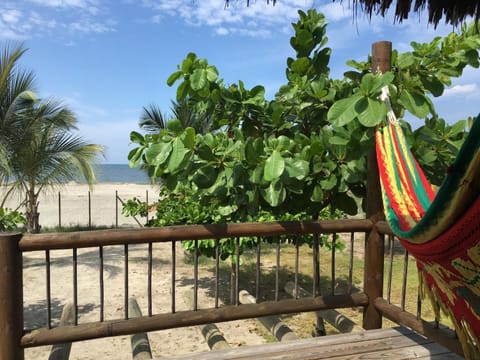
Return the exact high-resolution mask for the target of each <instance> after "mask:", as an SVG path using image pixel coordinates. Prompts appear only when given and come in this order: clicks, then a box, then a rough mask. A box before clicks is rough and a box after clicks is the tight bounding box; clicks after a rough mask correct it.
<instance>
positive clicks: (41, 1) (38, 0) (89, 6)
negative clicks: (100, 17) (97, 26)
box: [29, 0, 99, 15]
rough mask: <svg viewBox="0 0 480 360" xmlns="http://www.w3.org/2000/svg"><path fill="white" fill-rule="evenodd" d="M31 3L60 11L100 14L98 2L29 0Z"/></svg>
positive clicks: (84, 0)
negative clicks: (73, 10) (79, 10)
mask: <svg viewBox="0 0 480 360" xmlns="http://www.w3.org/2000/svg"><path fill="white" fill-rule="evenodd" d="M29 1H30V2H31V3H34V4H37V5H40V6H43V7H53V8H60V9H67V8H77V9H82V10H85V11H86V12H88V13H90V14H92V15H95V14H97V13H98V11H99V8H98V1H97V0H29Z"/></svg>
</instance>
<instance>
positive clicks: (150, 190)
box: [0, 182, 158, 228]
mask: <svg viewBox="0 0 480 360" xmlns="http://www.w3.org/2000/svg"><path fill="white" fill-rule="evenodd" d="M4 193H5V188H0V199H1V198H2V197H3V194H4ZM117 194H118V197H119V199H121V201H124V202H125V201H127V200H128V199H132V198H134V197H136V198H138V199H140V200H141V201H146V200H147V196H148V202H149V204H151V203H153V202H155V201H157V200H158V187H157V186H155V185H148V184H129V183H99V184H96V185H95V186H94V187H93V189H92V191H89V188H88V185H86V184H79V183H74V182H72V183H68V184H65V185H64V186H62V187H59V188H56V189H54V190H48V191H47V192H45V193H42V194H41V195H40V197H39V206H38V209H39V212H40V218H39V219H40V224H41V225H42V226H44V227H50V228H51V227H55V226H58V225H59V223H60V224H61V225H62V226H76V225H81V226H88V225H89V223H91V225H92V226H115V225H117V223H118V226H119V227H125V226H133V227H139V225H138V223H137V222H136V221H135V219H134V218H132V217H125V216H123V215H122V203H121V201H120V200H116V195H117ZM89 198H90V205H89ZM18 203H19V198H18V197H11V198H9V200H8V201H7V203H6V207H7V208H10V209H15V208H17V206H18ZM20 210H23V209H20ZM59 210H60V211H59ZM138 220H139V221H140V222H141V223H142V224H144V223H145V221H146V219H141V218H139V219H138Z"/></svg>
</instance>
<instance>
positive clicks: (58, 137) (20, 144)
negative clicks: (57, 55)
mask: <svg viewBox="0 0 480 360" xmlns="http://www.w3.org/2000/svg"><path fill="white" fill-rule="evenodd" d="M23 53H24V51H23V50H22V48H17V49H16V50H14V51H13V52H11V53H10V52H9V51H6V52H5V53H4V57H2V64H0V70H1V71H2V73H1V77H0V79H2V80H1V81H2V83H1V86H2V87H1V88H0V93H1V94H4V95H3V97H2V98H1V99H0V100H1V101H2V105H3V106H4V107H2V109H1V116H2V118H1V119H0V120H1V121H2V123H1V126H2V131H1V134H2V135H1V138H0V139H1V141H0V142H1V144H2V153H1V158H2V159H3V161H2V164H4V166H2V168H1V169H0V184H1V185H4V186H7V187H8V191H7V192H6V195H5V197H4V198H3V200H2V205H1V206H2V207H3V204H4V203H5V201H6V200H7V198H8V197H9V196H11V195H12V194H14V193H18V194H20V195H21V196H23V201H22V202H21V203H20V206H25V209H26V211H25V213H26V219H27V223H26V228H27V231H29V232H38V231H40V224H39V213H38V196H39V194H40V193H41V192H42V191H44V190H45V189H47V188H49V187H52V186H58V185H59V184H61V183H63V182H65V181H69V180H76V179H78V175H81V176H83V177H84V178H85V180H86V181H87V183H88V184H89V185H92V184H93V183H94V182H95V173H94V168H93V163H94V161H95V159H96V158H97V156H98V155H100V154H101V153H102V152H103V148H102V147H101V146H100V145H95V144H88V143H86V142H85V141H84V140H83V139H82V138H81V137H79V136H77V135H75V134H74V132H73V131H74V130H76V123H77V120H76V117H75V115H74V114H73V112H72V111H71V110H70V109H69V108H68V107H66V106H64V105H62V104H61V103H59V102H58V101H55V100H49V99H47V100H39V99H37V98H36V97H35V96H34V94H33V93H32V91H31V90H32V86H33V75H32V73H30V72H25V71H19V70H18V69H16V68H15V63H16V61H18V59H19V58H20V56H21V55H22V54H23ZM3 80H5V81H3ZM20 85H21V86H20Z"/></svg>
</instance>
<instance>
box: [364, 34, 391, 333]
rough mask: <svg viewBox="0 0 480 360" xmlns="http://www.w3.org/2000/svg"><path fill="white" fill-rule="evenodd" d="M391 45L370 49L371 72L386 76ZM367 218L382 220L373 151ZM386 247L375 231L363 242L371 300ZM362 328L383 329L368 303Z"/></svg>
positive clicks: (379, 284) (378, 288) (378, 291)
mask: <svg viewBox="0 0 480 360" xmlns="http://www.w3.org/2000/svg"><path fill="white" fill-rule="evenodd" d="M391 56H392V43H391V42H388V41H380V42H376V43H374V44H373V45H372V69H371V71H372V72H377V71H380V72H385V71H389V70H390V68H391ZM367 218H368V219H369V220H370V221H372V223H373V224H375V223H376V222H378V221H381V220H384V219H385V216H384V214H383V201H382V189H381V187H380V177H379V173H378V165H377V157H376V153H375V148H373V149H372V150H371V151H370V153H369V154H368V158H367ZM384 252H385V244H384V240H383V236H382V235H381V234H380V233H379V232H378V231H377V230H376V228H375V227H373V229H372V230H371V231H369V232H368V233H367V237H366V241H365V273H364V284H365V285H364V289H365V293H366V294H367V295H368V297H369V298H370V299H375V298H377V297H381V296H382V295H383V270H384V264H383V256H384ZM363 327H364V328H365V329H367V330H369V329H378V328H381V327H382V314H381V313H380V312H379V311H378V310H377V309H376V308H375V306H373V303H370V305H369V306H367V307H366V308H365V311H364V313H363Z"/></svg>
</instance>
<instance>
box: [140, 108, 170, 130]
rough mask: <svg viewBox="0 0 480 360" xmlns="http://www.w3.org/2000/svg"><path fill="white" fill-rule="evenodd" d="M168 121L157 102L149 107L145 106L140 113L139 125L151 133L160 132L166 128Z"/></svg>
mask: <svg viewBox="0 0 480 360" xmlns="http://www.w3.org/2000/svg"><path fill="white" fill-rule="evenodd" d="M165 125H166V122H165V120H164V116H163V115H162V111H161V110H160V108H159V107H158V105H156V104H150V105H149V106H148V107H143V110H142V114H141V115H140V121H139V126H140V127H141V128H142V129H144V130H146V131H147V132H150V133H155V132H158V131H159V130H161V129H165Z"/></svg>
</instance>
